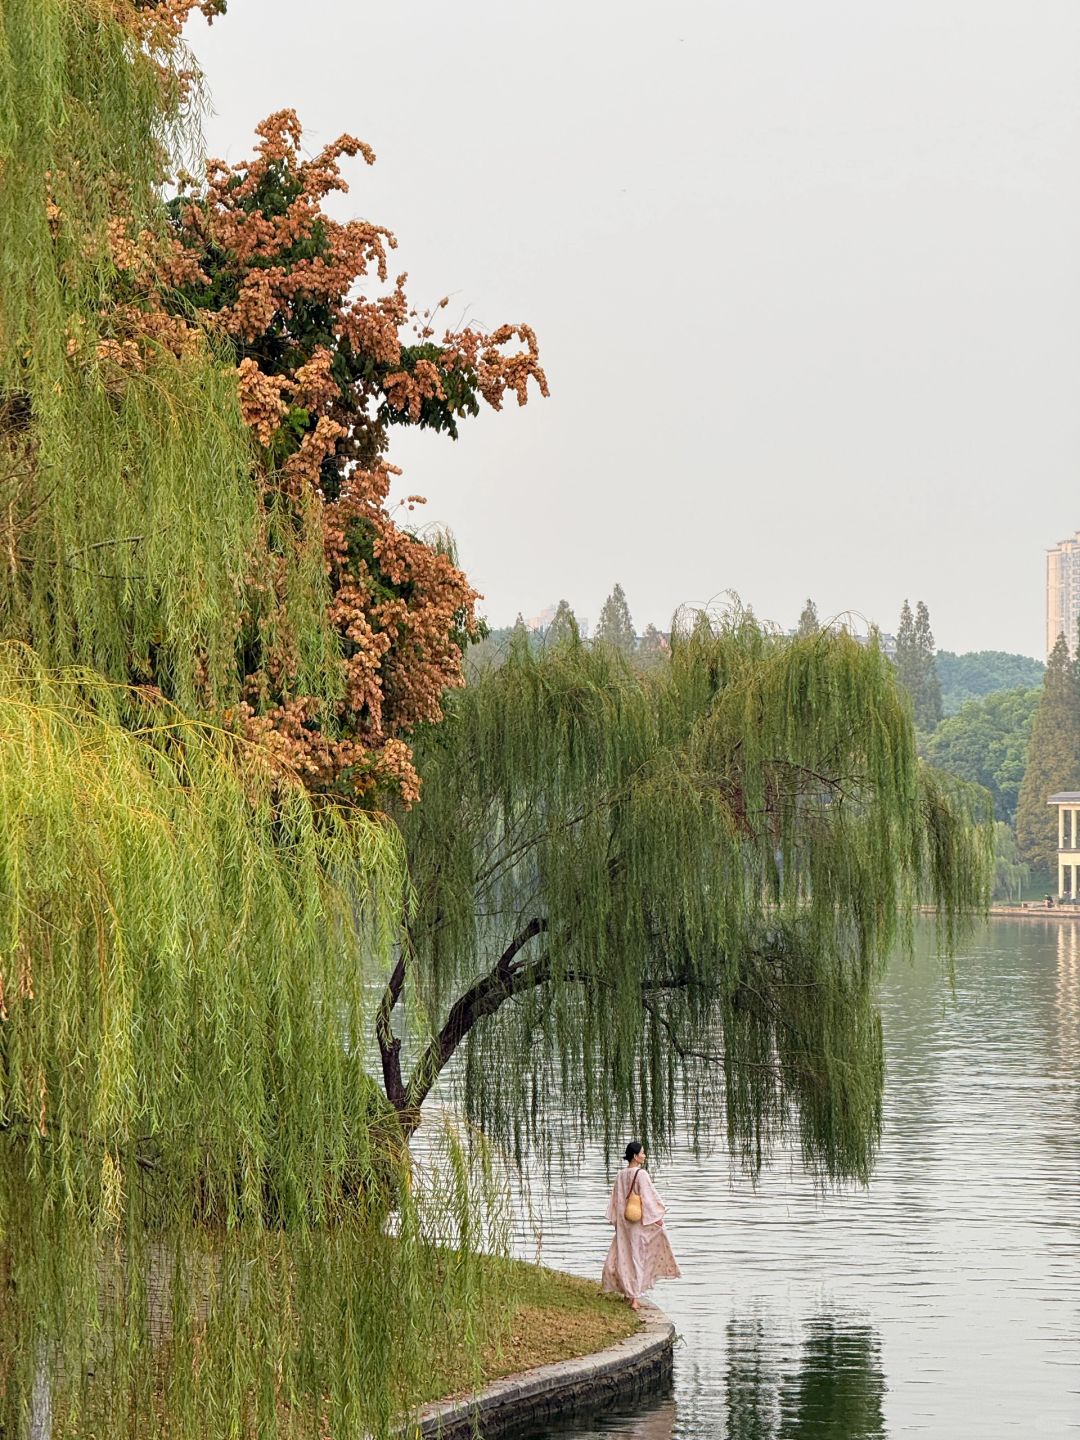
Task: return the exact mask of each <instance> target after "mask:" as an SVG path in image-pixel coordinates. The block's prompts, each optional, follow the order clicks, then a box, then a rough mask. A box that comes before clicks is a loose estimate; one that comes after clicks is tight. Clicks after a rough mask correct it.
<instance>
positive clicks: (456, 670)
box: [166, 110, 547, 801]
mask: <svg viewBox="0 0 1080 1440" xmlns="http://www.w3.org/2000/svg"><path fill="white" fill-rule="evenodd" d="M257 133H258V135H259V144H258V146H257V149H256V153H255V155H254V157H253V158H252V159H251V160H248V161H246V162H244V163H242V164H240V165H236V166H228V165H225V164H223V163H222V162H220V161H214V162H211V163H210V164H209V166H208V167H207V172H206V183H205V185H204V186H203V187H201V188H197V187H193V183H192V182H191V181H188V184H187V188H185V189H184V190H183V191H182V193H181V194H180V195H179V196H178V197H177V199H176V200H175V201H174V202H173V204H172V206H171V214H172V220H173V225H174V229H175V236H176V245H175V249H174V252H173V257H172V264H171V268H170V271H169V276H168V278H169V279H170V280H171V282H172V284H173V285H174V287H175V289H174V290H173V291H172V292H171V296H170V295H169V293H168V292H166V303H169V304H170V306H171V309H172V312H173V313H174V314H179V313H183V311H184V310H185V309H186V308H188V307H194V308H195V309H196V310H197V311H198V313H199V315H200V317H201V318H202V319H203V320H204V321H205V322H207V323H208V324H209V325H210V326H211V328H212V329H214V330H216V331H218V332H219V333H221V334H222V335H224V336H226V337H227V338H228V340H229V342H230V343H231V345H232V347H233V348H234V350H235V353H236V355H237V358H238V384H239V393H240V400H241V405H242V408H243V414H244V418H245V420H246V421H247V423H248V425H249V426H250V428H251V430H252V433H253V435H254V436H255V438H256V440H257V442H258V445H259V447H260V451H261V454H262V457H263V463H264V465H265V469H266V474H267V483H268V486H269V487H270V490H271V493H272V497H273V503H274V504H276V505H278V506H281V507H283V508H284V509H285V510H286V511H287V512H290V513H291V512H292V511H294V510H296V509H303V508H304V507H305V506H307V505H309V504H311V503H312V501H315V502H316V503H318V504H319V506H320V508H321V516H322V531H323V546H324V552H325V561H326V567H327V574H328V579H329V588H330V597H329V615H330V619H331V623H332V625H333V628H334V631H335V634H336V637H337V640H338V643H339V647H340V657H339V659H338V662H337V665H338V671H339V692H338V697H337V699H336V701H335V703H334V705H333V707H332V711H331V713H329V714H328V713H327V710H326V708H325V707H324V706H323V705H322V704H321V703H320V702H319V701H318V700H316V699H314V698H313V697H312V696H310V695H307V694H304V693H303V690H302V687H298V686H297V684H296V675H297V672H298V669H299V664H298V658H297V656H296V654H295V647H294V643H293V637H292V636H291V635H290V633H289V632H288V630H287V628H286V627H283V626H269V627H268V629H269V630H272V631H273V635H272V638H271V637H270V635H268V634H267V633H264V634H263V635H260V636H257V637H252V643H251V644H250V646H249V649H248V654H249V663H250V666H251V668H250V670H249V673H248V674H247V677H246V686H247V694H246V696H245V700H244V702H243V706H242V710H243V713H244V715H245V717H246V723H247V726H248V729H249V731H251V732H255V733H258V734H259V735H261V736H262V737H263V738H264V739H265V740H266V741H267V743H268V744H270V745H271V746H272V747H274V748H275V749H276V750H277V751H278V752H279V753H280V756H281V758H282V761H283V762H284V763H286V764H288V765H289V766H291V767H293V768H295V769H299V770H300V771H301V773H303V774H304V775H305V776H306V777H307V778H308V780H309V782H310V783H311V784H312V785H314V786H316V787H318V788H345V789H348V790H352V791H359V792H361V793H364V792H366V791H368V790H370V789H371V788H373V787H374V786H375V785H376V784H379V783H382V782H386V781H390V782H391V783H392V784H394V785H395V786H396V787H397V788H398V789H399V791H400V794H401V795H402V796H403V797H404V798H405V799H406V800H407V801H411V800H413V799H415V798H416V796H417V794H418V783H417V776H416V771H415V769H414V767H413V765H412V761H411V755H410V751H409V749H408V747H407V745H406V743H405V739H406V738H407V737H408V736H409V735H410V734H411V733H412V731H413V730H414V729H415V727H416V726H417V725H418V724H420V723H421V722H424V721H435V720H438V719H439V718H440V717H441V714H442V696H443V694H444V692H445V690H446V689H447V687H448V686H454V685H458V684H460V683H461V659H462V644H463V643H465V642H467V641H468V640H471V639H476V638H478V635H479V631H478V626H477V621H476V617H475V612H474V609H473V605H474V601H475V600H476V598H477V597H476V593H475V591H474V590H473V589H472V588H471V586H470V585H469V583H468V581H467V579H466V577H465V576H464V575H463V574H462V572H461V571H460V570H459V569H458V567H457V566H456V564H455V563H454V558H453V554H452V552H451V551H450V549H449V547H448V546H447V545H446V544H440V543H436V544H434V545H432V544H429V543H426V542H425V541H424V540H423V539H421V538H420V537H419V536H418V535H416V534H415V533H413V532H412V531H411V530H410V529H409V528H408V527H407V526H404V525H402V524H401V523H399V521H398V520H397V519H396V518H395V515H394V514H393V513H392V512H391V510H390V509H389V508H388V497H389V493H390V487H391V484H392V483H393V480H394V478H395V477H396V476H397V474H398V473H399V472H398V471H397V470H396V469H395V468H394V467H393V466H392V465H390V464H389V463H388V461H387V460H386V458H385V448H386V441H387V433H388V431H389V429H390V428H391V427H393V426H396V425H415V426H420V427H423V428H428V429H433V430H437V431H442V432H444V433H446V434H448V435H449V436H451V437H453V438H456V437H457V434H458V425H459V422H460V420H461V419H462V418H463V417H465V416H469V415H475V414H477V413H478V410H479V406H480V403H481V402H484V403H486V404H488V405H490V406H491V407H492V408H494V409H496V410H498V409H500V408H501V406H502V404H503V401H504V398H505V396H506V395H507V393H508V392H510V393H512V394H513V395H514V396H515V397H516V399H517V401H518V404H519V405H523V404H525V402H526V400H527V398H528V391H529V384H530V381H531V382H534V383H535V384H536V385H537V386H538V388H539V390H540V391H541V393H544V394H546V393H547V382H546V380H545V377H544V372H543V370H542V369H541V368H540V363H539V356H538V352H537V345H536V337H535V336H534V334H533V332H532V331H531V329H530V328H529V327H528V326H526V325H517V326H511V325H506V326H502V327H500V328H499V329H497V330H496V331H494V332H493V333H492V334H483V333H481V332H479V331H477V330H475V329H472V328H466V329H464V330H459V331H447V332H445V333H444V334H442V335H441V336H440V337H438V338H436V334H435V329H434V324H433V318H432V317H431V316H430V315H426V314H425V315H419V314H417V312H416V311H415V310H414V309H413V308H412V307H411V306H410V304H409V300H408V298H407V294H406V290H405V282H406V276H405V275H404V274H399V275H397V276H396V277H395V278H394V279H393V280H392V281H391V279H390V273H389V257H390V253H391V252H392V250H393V249H394V247H395V246H396V243H397V242H396V240H395V237H394V236H393V235H392V234H391V233H390V231H389V230H387V229H386V228H385V227H383V226H380V225H375V224H372V223H370V222H368V221H366V220H350V221H344V222H341V221H336V220H333V219H331V218H330V216H329V215H327V213H326V212H325V210H324V208H323V202H324V201H325V199H326V197H327V196H328V195H330V194H331V193H332V192H334V191H342V190H345V189H346V188H347V186H346V183H345V181H344V179H343V177H342V173H341V161H342V159H344V158H350V157H355V156H361V157H362V158H363V159H364V160H365V161H366V162H367V164H369V165H370V164H373V163H374V159H375V157H374V154H373V152H372V150H371V149H370V147H369V146H367V145H365V144H363V143H362V142H361V141H359V140H356V139H354V138H353V137H351V136H347V135H346V136H342V137H341V138H340V139H339V140H336V141H335V142H334V143H333V144H332V145H328V146H326V147H325V148H324V149H323V150H321V151H320V152H319V153H318V154H317V155H316V156H315V157H314V158H313V159H310V160H305V159H304V158H303V157H302V156H301V153H300V143H301V130H300V124H299V121H298V119H297V117H296V115H295V113H294V112H292V111H290V110H284V111H281V112H279V113H277V114H275V115H272V116H270V118H269V119H268V120H265V121H264V122H263V123H262V124H261V125H259V126H258V127H257ZM442 303H443V304H445V301H444V302H442ZM507 347H510V348H509V349H508V348H507ZM420 503H422V497H420V496H416V495H410V496H408V497H407V498H406V500H405V504H406V505H407V508H408V510H409V511H411V510H412V509H413V508H414V506H415V505H417V504H420Z"/></svg>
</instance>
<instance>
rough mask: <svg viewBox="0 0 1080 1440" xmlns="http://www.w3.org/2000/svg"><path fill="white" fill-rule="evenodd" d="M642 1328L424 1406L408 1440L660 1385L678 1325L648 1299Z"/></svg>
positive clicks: (548, 1417)
mask: <svg viewBox="0 0 1080 1440" xmlns="http://www.w3.org/2000/svg"><path fill="white" fill-rule="evenodd" d="M638 1313H639V1314H640V1315H641V1318H642V1321H643V1323H642V1325H641V1327H640V1329H638V1330H636V1331H635V1332H634V1333H633V1334H632V1335H629V1336H627V1337H626V1339H624V1340H619V1341H616V1343H615V1344H614V1345H609V1346H607V1347H606V1348H605V1349H603V1350H595V1351H593V1352H592V1354H590V1355H580V1356H577V1357H576V1358H575V1359H572V1360H560V1361H559V1362H558V1363H557V1364H554V1365H540V1366H537V1367H536V1368H535V1369H533V1370H523V1371H521V1372H520V1373H519V1374H517V1375H507V1376H505V1377H504V1378H503V1379H501V1380H494V1381H492V1383H491V1384H490V1385H486V1386H485V1387H484V1388H483V1389H482V1390H478V1391H477V1392H476V1393H475V1394H472V1395H465V1396H462V1397H460V1398H458V1399H450V1400H437V1401H435V1402H434V1403H433V1404H430V1405H425V1406H424V1408H423V1409H422V1410H421V1411H420V1413H419V1414H418V1415H417V1416H416V1418H415V1419H414V1420H413V1421H412V1422H410V1424H409V1426H408V1428H407V1429H406V1430H405V1431H404V1432H402V1440H430V1437H434V1436H439V1437H440V1440H465V1437H472V1436H474V1435H476V1434H477V1433H479V1434H480V1435H482V1436H483V1440H497V1437H501V1436H508V1435H513V1434H515V1433H517V1432H519V1431H521V1430H523V1429H525V1428H526V1427H529V1428H531V1427H534V1426H535V1427H539V1426H540V1425H543V1424H544V1423H546V1422H549V1421H553V1420H556V1419H562V1418H564V1417H565V1416H568V1415H571V1414H573V1412H574V1411H576V1410H586V1409H590V1410H591V1409H593V1408H599V1407H602V1406H604V1405H607V1404H610V1403H612V1402H613V1401H618V1400H624V1399H630V1398H633V1397H635V1396H637V1395H639V1394H642V1393H644V1392H645V1391H646V1390H649V1391H653V1390H656V1389H659V1388H660V1387H661V1386H662V1385H664V1384H665V1383H666V1382H667V1381H669V1380H670V1377H671V1371H672V1366H673V1364H674V1347H675V1326H674V1325H673V1324H672V1322H671V1321H670V1320H669V1319H668V1317H667V1316H666V1315H665V1314H664V1312H663V1311H662V1310H660V1309H659V1308H658V1307H657V1306H655V1305H650V1304H648V1303H646V1302H643V1303H642V1305H641V1309H640V1311H639V1312H638Z"/></svg>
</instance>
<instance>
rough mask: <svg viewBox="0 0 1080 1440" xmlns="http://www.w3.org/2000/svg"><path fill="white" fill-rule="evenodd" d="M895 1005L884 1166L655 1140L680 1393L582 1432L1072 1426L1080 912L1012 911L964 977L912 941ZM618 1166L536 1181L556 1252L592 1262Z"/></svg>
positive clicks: (832, 1438)
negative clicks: (832, 1183) (823, 1167)
mask: <svg viewBox="0 0 1080 1440" xmlns="http://www.w3.org/2000/svg"><path fill="white" fill-rule="evenodd" d="M882 1012H883V1021H884V1032H885V1044H886V1052H887V1080H886V1093H885V1124H884V1135H883V1140H882V1149H881V1156H880V1160H879V1163H878V1166H877V1168H876V1170H875V1172H874V1176H873V1180H872V1182H871V1184H870V1187H869V1189H868V1190H865V1191H862V1190H842V1191H839V1192H831V1191H830V1192H829V1193H827V1194H821V1193H819V1192H818V1191H816V1190H815V1188H814V1186H813V1184H812V1183H811V1182H810V1181H808V1180H807V1178H806V1176H805V1175H804V1174H803V1172H802V1168H801V1165H800V1163H799V1156H798V1154H797V1152H796V1153H790V1154H780V1155H778V1156H777V1157H776V1159H775V1161H774V1163H773V1164H772V1165H770V1166H769V1167H768V1169H767V1171H766V1173H765V1174H764V1175H763V1176H762V1177H761V1180H760V1183H759V1184H758V1185H757V1186H753V1185H751V1184H750V1183H749V1181H747V1180H745V1179H744V1178H743V1177H741V1176H740V1175H739V1174H738V1173H735V1174H734V1175H733V1174H732V1173H731V1172H730V1171H729V1167H728V1162H727V1157H726V1156H725V1155H723V1154H722V1153H714V1154H706V1155H703V1156H700V1157H696V1158H695V1157H694V1156H692V1155H689V1154H686V1153H683V1152H679V1153H676V1154H673V1155H672V1156H670V1157H669V1158H667V1159H663V1160H662V1163H661V1158H658V1159H657V1165H658V1168H659V1171H660V1173H659V1174H658V1180H659V1183H660V1186H661V1189H662V1191H663V1194H664V1197H665V1199H666V1200H667V1202H668V1205H669V1214H668V1220H669V1229H670V1231H671V1237H672V1243H673V1245H674V1247H675V1251H676V1254H677V1255H678V1257H679V1262H680V1264H681V1265H682V1269H683V1277H684V1278H683V1279H682V1280H680V1281H677V1282H675V1281H671V1282H668V1281H665V1282H664V1283H663V1284H662V1285H660V1286H659V1287H658V1288H657V1293H656V1297H655V1298H656V1300H657V1302H658V1303H659V1304H660V1305H661V1306H662V1307H663V1308H664V1309H665V1310H666V1311H667V1312H668V1314H669V1315H670V1316H671V1317H672V1319H673V1320H674V1321H675V1324H676V1327H677V1329H678V1331H679V1334H680V1336H681V1337H682V1340H683V1343H682V1344H681V1345H680V1346H679V1347H678V1349H677V1351H676V1363H675V1394H674V1399H675V1402H676V1405H677V1413H676V1410H675V1409H674V1408H673V1407H668V1408H667V1409H665V1410H661V1411H659V1412H657V1411H656V1409H655V1408H654V1407H648V1408H646V1409H644V1410H643V1409H636V1410H631V1409H630V1408H629V1407H627V1408H626V1409H625V1410H624V1411H623V1412H622V1414H619V1415H616V1414H611V1415H608V1416H606V1417H605V1418H604V1419H603V1420H598V1421H593V1422H588V1423H587V1424H586V1425H585V1426H584V1428H578V1429H574V1430H572V1431H571V1432H570V1433H571V1435H572V1436H573V1440H591V1437H593V1436H600V1435H603V1436H604V1437H605V1440H611V1437H613V1436H620V1437H625V1440H644V1437H649V1440H793V1437H796V1436H797V1437H799V1440H815V1437H821V1440H825V1437H827V1440H863V1437H870V1440H873V1437H886V1436H888V1437H889V1440H899V1437H901V1436H908V1435H925V1436H928V1437H935V1440H936V1437H938V1436H945V1437H948V1440H987V1437H988V1436H991V1437H992V1440H1013V1437H1015V1440H1031V1437H1033V1436H1036V1435H1038V1436H1052V1437H1057V1440H1074V1437H1075V1440H1080V1146H1078V1143H1077V1133H1078V1130H1077V1126H1078V1120H1080V921H1077V922H1071V921H1070V922H1065V923H1062V922H1058V923H1057V924H1040V923H1039V922H1038V921H1036V920H1034V919H1029V920H1026V921H1023V922H1011V923H1010V922H1005V921H1002V922H998V923H996V924H994V925H993V926H992V927H988V928H987V930H986V932H985V933H984V934H982V935H980V936H978V937H976V939H975V940H974V941H973V942H972V944H971V946H970V947H969V948H968V950H967V951H966V952H965V953H964V954H962V955H960V956H959V957H958V958H957V963H956V971H955V977H954V980H953V981H952V982H950V980H949V979H948V977H947V976H946V975H945V974H944V972H943V969H942V966H941V964H940V963H939V962H938V961H937V959H935V957H934V956H933V954H932V952H931V951H930V950H929V948H925V949H920V950H919V952H918V953H917V954H916V955H915V957H914V958H913V959H911V960H908V959H905V958H898V959H897V960H896V962H895V963H894V964H893V965H892V966H891V967H890V971H889V974H888V976H887V978H886V981H885V984H884V986H883V990H882ZM610 1183H611V1175H610V1169H609V1166H608V1164H607V1161H606V1159H605V1157H604V1156H603V1154H602V1153H601V1152H600V1151H599V1149H595V1148H592V1147H589V1148H587V1149H586V1152H585V1154H584V1156H583V1162H582V1165H581V1167H580V1169H578V1170H577V1171H576V1172H575V1173H573V1174H571V1175H569V1176H568V1177H566V1180H565V1184H556V1186H555V1189H554V1191H553V1193H552V1194H551V1195H550V1196H548V1197H546V1204H545V1197H543V1196H539V1195H538V1196H537V1200H538V1203H539V1204H540V1205H541V1206H542V1207H543V1209H544V1222H545V1224H544V1252H543V1258H544V1260H545V1262H546V1263H547V1264H550V1265H556V1266H560V1267H562V1268H564V1269H569V1270H573V1271H576V1272H577V1273H580V1274H584V1275H592V1276H597V1275H599V1273H600V1267H601V1265H602V1264H603V1257H604V1254H605V1252H606V1250H607V1246H608V1242H609V1232H608V1229H607V1226H606V1225H605V1224H604V1220H603V1216H604V1207H605V1205H606V1203H607V1196H608V1191H609V1187H610ZM534 1244H535V1242H534V1241H531V1242H530V1243H529V1244H528V1245H526V1246H524V1247H523V1253H525V1254H529V1255H531V1254H532V1253H533V1249H534ZM988 1417H989V1419H990V1422H991V1423H989V1424H988ZM643 1427H644V1428H643ZM650 1427H651V1428H650Z"/></svg>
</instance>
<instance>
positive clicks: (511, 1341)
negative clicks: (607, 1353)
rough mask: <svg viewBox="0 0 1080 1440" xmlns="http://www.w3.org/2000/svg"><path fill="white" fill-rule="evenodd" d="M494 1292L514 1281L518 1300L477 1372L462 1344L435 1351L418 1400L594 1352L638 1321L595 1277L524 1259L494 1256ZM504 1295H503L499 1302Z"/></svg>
mask: <svg viewBox="0 0 1080 1440" xmlns="http://www.w3.org/2000/svg"><path fill="white" fill-rule="evenodd" d="M489 1263H490V1265H491V1270H492V1286H491V1289H492V1293H493V1294H498V1295H500V1296H501V1295H504V1294H505V1290H506V1286H507V1285H508V1284H509V1285H510V1286H511V1287H512V1289H513V1292H514V1303H513V1308H512V1314H511V1319H510V1323H509V1327H508V1328H504V1327H500V1328H503V1333H502V1334H501V1335H500V1336H499V1337H498V1338H497V1339H495V1340H493V1341H492V1342H490V1343H489V1344H488V1345H487V1346H485V1348H484V1350H483V1352H482V1355H481V1363H480V1370H479V1372H478V1370H477V1365H476V1359H475V1357H474V1356H473V1355H472V1354H470V1353H468V1352H467V1351H466V1349H465V1348H464V1347H463V1346H460V1345H457V1346H451V1345H447V1347H446V1349H445V1351H444V1352H443V1353H440V1354H435V1355H433V1356H432V1366H431V1380H430V1383H429V1384H428V1385H427V1386H425V1388H424V1392H423V1393H422V1394H420V1395H418V1396H417V1397H416V1403H417V1404H423V1403H425V1402H427V1401H430V1400H440V1399H443V1398H446V1397H450V1396H457V1395H464V1394H468V1393H470V1392H472V1391H474V1390H476V1389H478V1388H480V1387H481V1386H483V1385H487V1384H489V1383H490V1382H491V1381H493V1380H499V1379H501V1378H502V1377H503V1376H505V1375H515V1374H518V1373H519V1372H520V1371H522V1370H531V1369H533V1368H535V1367H536V1366H538V1365H552V1364H555V1363H556V1362H558V1361H560V1360H569V1359H572V1358H573V1357H575V1356H578V1355H590V1354H592V1353H593V1352H594V1351H597V1350H603V1349H605V1348H606V1347H607V1346H609V1345H614V1344H615V1343H616V1341H618V1340H623V1339H625V1338H626V1336H628V1335H632V1334H633V1333H634V1332H635V1331H636V1330H638V1329H639V1328H640V1326H641V1321H640V1319H639V1318H638V1316H637V1315H635V1314H634V1312H633V1311H632V1310H631V1309H630V1307H629V1305H628V1304H627V1303H626V1301H625V1300H624V1299H622V1298H621V1297H620V1296H612V1295H605V1294H604V1293H603V1291H602V1290H601V1289H600V1287H599V1285H597V1284H596V1283H595V1282H594V1281H592V1280H579V1279H577V1278H576V1277H574V1276H572V1275H564V1274H562V1273H561V1272H560V1271H557V1270H547V1269H545V1268H544V1267H542V1266H538V1265H528V1264H524V1263H522V1262H521V1261H510V1260H492V1261H490V1262H489ZM499 1303H500V1304H501V1303H502V1302H501V1301H500V1302H499Z"/></svg>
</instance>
